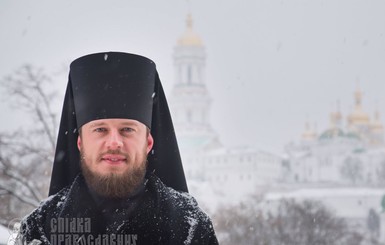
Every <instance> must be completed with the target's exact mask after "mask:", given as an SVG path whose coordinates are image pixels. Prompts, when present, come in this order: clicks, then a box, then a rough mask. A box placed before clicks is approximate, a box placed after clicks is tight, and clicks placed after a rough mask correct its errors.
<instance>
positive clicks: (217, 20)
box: [0, 0, 385, 153]
mask: <svg viewBox="0 0 385 245" xmlns="http://www.w3.org/2000/svg"><path fill="white" fill-rule="evenodd" d="M384 11H385V1H383V0H371V1H367V0H365V1H364V0H362V1H357V0H334V1H332V0H327V1H326V0H325V1H322V0H312V1H309V0H293V1H288V0H280V1H278V0H264V1H261V0H242V1H234V0H233V1H230V0H194V1H193V0H191V1H190V2H188V1H183V0H167V1H159V0H141V1H139V0H136V1H133V0H121V1H117V0H112V1H96V0H83V1H79V0H76V1H75V0H67V1H52V0H49V1H48V0H46V1H42V0H35V1H27V0H20V1H14V0H2V1H1V2H0V67H1V68H0V76H1V77H3V76H4V75H7V74H11V73H12V72H14V70H16V69H17V68H18V67H20V66H21V65H23V64H25V63H30V64H33V65H34V66H36V67H43V68H44V69H45V70H46V71H47V72H48V73H54V72H58V71H61V73H60V74H61V75H60V76H59V78H58V79H57V81H56V84H55V85H54V86H56V87H57V90H58V91H59V94H60V96H61V97H60V98H59V100H60V106H58V111H60V108H59V107H61V103H62V101H61V98H62V96H63V95H64V88H65V85H66V83H67V75H68V69H67V68H66V67H68V65H69V63H70V62H71V61H72V60H73V59H75V58H77V57H79V56H82V55H85V54H88V53H91V52H101V51H124V52H132V53H137V54H141V55H144V56H148V57H149V58H151V59H153V60H154V61H155V62H156V64H157V67H158V72H159V74H160V77H161V80H162V82H163V84H164V87H165V90H166V93H167V94H170V92H171V88H172V85H173V83H174V82H175V81H174V70H173V68H174V67H173V61H172V53H173V48H174V47H175V45H176V42H177V39H178V38H179V37H180V36H181V35H182V34H183V32H184V31H185V19H186V16H187V14H188V13H189V12H191V13H192V17H193V21H194V30H195V32H196V33H198V34H199V35H200V36H201V38H202V40H203V42H204V44H205V47H206V54H207V60H206V61H207V62H206V64H207V66H206V71H207V74H206V81H207V87H208V89H209V92H210V94H211V97H212V99H213V103H212V106H211V122H212V126H213V127H214V128H215V130H216V131H217V132H218V133H219V135H220V139H221V141H222V142H223V143H224V145H226V146H228V147H234V146H243V145H248V146H253V147H256V148H258V149H261V150H266V151H270V152H274V153H280V152H282V148H283V146H284V145H285V144H287V143H288V142H290V141H296V140H299V137H300V134H301V133H302V131H303V129H304V124H305V122H306V120H309V121H310V122H311V123H312V124H313V123H317V128H318V132H321V131H323V130H324V129H325V128H327V127H328V126H329V119H328V116H329V113H330V112H331V110H333V109H335V104H336V100H340V104H341V111H342V113H343V116H346V115H347V114H348V113H349V112H350V111H351V110H352V108H353V92H354V90H355V89H356V88H357V86H359V87H360V88H361V90H362V91H363V92H364V98H363V106H364V109H365V110H366V111H367V112H368V113H370V116H371V118H373V113H374V110H375V108H376V104H377V108H378V109H379V111H380V113H381V116H382V119H384V118H385V96H384V95H385V36H384V35H385V14H384ZM63 67H64V69H63ZM1 96H2V97H3V96H4V94H1ZM376 101H377V102H376ZM1 103H2V104H1V105H0V108H2V110H3V114H2V117H1V118H2V120H1V121H0V127H1V128H2V129H8V128H12V127H14V126H15V125H17V123H15V120H17V119H18V118H19V120H20V118H22V116H19V117H16V116H14V114H12V112H11V111H10V110H9V109H7V108H6V107H7V106H8V105H7V104H6V103H5V102H4V101H3V100H1ZM383 121H384V120H383Z"/></svg>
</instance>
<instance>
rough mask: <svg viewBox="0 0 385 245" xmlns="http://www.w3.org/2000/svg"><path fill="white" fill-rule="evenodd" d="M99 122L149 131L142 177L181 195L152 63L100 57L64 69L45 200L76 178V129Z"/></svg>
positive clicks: (179, 170) (174, 147)
mask: <svg viewBox="0 0 385 245" xmlns="http://www.w3.org/2000/svg"><path fill="white" fill-rule="evenodd" d="M103 118H127V119H135V120H138V121H140V122H142V123H143V124H145V125H146V126H147V127H148V128H150V129H151V134H152V136H153V138H154V146H153V148H152V151H151V152H150V154H149V155H148V158H147V159H148V169H147V173H150V172H154V173H155V174H156V175H157V176H158V177H159V178H160V179H161V180H162V181H163V183H164V184H165V185H167V186H169V187H172V188H174V189H176V190H180V191H185V192H187V185H186V179H185V176H184V172H183V167H182V162H181V158H180V154H179V149H178V144H177V141H176V137H175V132H174V127H173V124H172V120H171V115H170V111H169V109H168V105H167V100H166V97H165V94H164V91H163V88H162V84H161V82H160V80H159V76H158V73H157V71H156V66H155V63H154V62H153V61H152V60H150V59H148V58H145V57H143V56H139V55H134V54H127V53H120V52H106V53H96V54H90V55H86V56H83V57H80V58H78V59H76V60H75V61H73V62H72V63H71V65H70V74H69V80H68V85H67V90H66V94H65V98H64V104H63V111H62V117H61V121H60V128H59V134H58V139H57V145H56V153H55V160H54V165H53V169H52V177H51V185H50V190H49V195H52V194H55V193H57V192H59V191H60V190H61V189H62V188H64V187H66V186H68V185H70V184H71V183H72V182H73V180H74V178H75V177H76V176H77V175H78V174H79V173H80V172H81V170H80V163H79V161H80V156H79V151H78V148H77V143H76V142H77V137H78V129H79V128H80V127H81V126H82V125H84V124H85V123H87V122H90V121H92V120H97V119H103Z"/></svg>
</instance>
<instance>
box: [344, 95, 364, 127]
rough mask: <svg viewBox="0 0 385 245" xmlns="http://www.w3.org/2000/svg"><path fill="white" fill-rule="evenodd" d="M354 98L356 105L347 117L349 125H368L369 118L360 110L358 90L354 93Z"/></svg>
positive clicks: (360, 97)
mask: <svg viewBox="0 0 385 245" xmlns="http://www.w3.org/2000/svg"><path fill="white" fill-rule="evenodd" d="M354 97H355V103H356V104H355V108H354V111H353V112H352V113H350V115H349V116H348V123H349V125H368V124H369V116H368V114H366V113H365V112H364V111H363V110H362V105H361V100H362V93H361V91H360V90H359V89H357V91H356V92H355V93H354Z"/></svg>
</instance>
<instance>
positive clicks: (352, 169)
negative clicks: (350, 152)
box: [340, 156, 363, 184]
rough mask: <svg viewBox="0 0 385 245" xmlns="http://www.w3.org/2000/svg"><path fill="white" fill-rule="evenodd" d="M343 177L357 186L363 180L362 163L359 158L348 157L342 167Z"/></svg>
mask: <svg viewBox="0 0 385 245" xmlns="http://www.w3.org/2000/svg"><path fill="white" fill-rule="evenodd" d="M340 171H341V176H342V177H344V178H345V179H347V180H348V181H350V182H351V183H352V184H357V183H359V181H362V180H363V173H362V171H363V166H362V162H361V160H360V159H359V158H357V157H351V156H349V157H347V158H346V159H345V160H344V163H343V165H342V167H341V170H340Z"/></svg>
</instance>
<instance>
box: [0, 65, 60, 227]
mask: <svg viewBox="0 0 385 245" xmlns="http://www.w3.org/2000/svg"><path fill="white" fill-rule="evenodd" d="M1 86H2V89H3V91H2V92H3V94H4V95H5V96H2V97H3V99H5V100H6V102H7V103H8V105H9V106H11V107H12V108H13V109H14V110H17V111H19V112H21V113H23V115H25V116H23V118H24V119H25V120H23V122H22V124H23V126H22V127H20V128H18V129H17V130H15V131H13V132H0V171H1V172H0V202H1V203H2V204H3V205H2V208H1V209H0V217H1V219H0V222H1V223H5V221H6V220H7V219H10V218H15V217H20V216H21V215H23V214H25V213H26V212H28V211H29V210H30V209H32V208H34V207H36V206H37V205H38V204H39V201H41V200H42V199H43V198H44V197H46V193H47V188H48V182H49V175H50V173H51V164H52V159H53V154H54V150H55V143H56V142H55V141H56V139H55V133H56V130H57V118H56V113H55V112H54V110H53V108H52V104H53V103H52V101H53V99H54V96H55V93H54V92H50V91H49V89H50V88H52V81H51V79H50V77H49V76H48V75H46V74H45V73H44V71H43V70H42V69H36V68H34V67H32V66H31V65H24V66H22V67H20V68H19V69H18V70H17V71H16V72H15V73H14V74H12V75H9V76H6V77H4V78H3V79H2V80H1Z"/></svg>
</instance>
